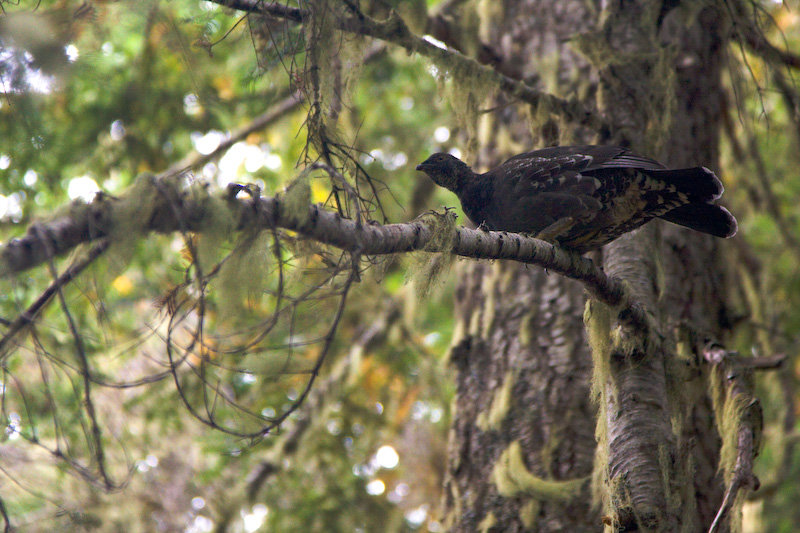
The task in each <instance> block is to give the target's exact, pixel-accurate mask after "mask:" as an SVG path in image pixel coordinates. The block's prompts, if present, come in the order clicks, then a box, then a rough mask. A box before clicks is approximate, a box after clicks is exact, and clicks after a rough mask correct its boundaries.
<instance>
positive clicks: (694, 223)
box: [659, 202, 738, 238]
mask: <svg viewBox="0 0 800 533" xmlns="http://www.w3.org/2000/svg"><path fill="white" fill-rule="evenodd" d="M659 218H661V219H663V220H666V221H668V222H672V223H673V224H680V225H681V226H685V227H687V228H691V229H693V230H697V231H702V232H703V233H708V234H709V235H713V236H715V237H723V238H727V237H733V236H734V235H736V230H737V229H738V225H737V223H736V219H735V218H734V217H733V215H731V214H730V212H729V211H728V210H727V209H725V208H724V207H722V206H721V205H714V204H709V203H705V202H696V203H690V204H686V205H682V206H680V207H676V208H675V209H673V210H672V211H669V212H668V213H665V214H663V215H661V216H660V217H659Z"/></svg>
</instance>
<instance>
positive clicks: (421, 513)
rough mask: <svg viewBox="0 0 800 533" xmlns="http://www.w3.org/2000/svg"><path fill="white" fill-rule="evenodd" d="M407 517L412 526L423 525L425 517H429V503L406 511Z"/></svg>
mask: <svg viewBox="0 0 800 533" xmlns="http://www.w3.org/2000/svg"><path fill="white" fill-rule="evenodd" d="M405 517H406V520H407V521H408V523H409V524H410V525H411V526H412V527H419V526H421V525H422V523H423V522H424V521H425V519H426V518H428V505H427V504H423V505H420V506H419V507H417V508H416V509H411V510H410V511H406V514H405Z"/></svg>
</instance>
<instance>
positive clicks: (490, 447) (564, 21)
mask: <svg viewBox="0 0 800 533" xmlns="http://www.w3.org/2000/svg"><path fill="white" fill-rule="evenodd" d="M588 5H590V4H588V3H578V4H572V3H570V2H557V3H553V2H535V1H528V2H510V1H509V2H505V3H503V6H502V14H500V8H497V11H495V13H494V16H495V17H496V18H494V19H492V20H490V21H489V22H488V24H487V26H491V27H494V28H496V29H497V32H498V33H497V34H495V35H489V36H487V35H482V36H481V37H482V38H483V39H484V41H485V42H492V43H494V42H499V43H500V45H499V46H498V47H497V48H496V51H498V53H499V54H500V55H501V56H502V61H504V62H507V63H514V62H515V61H517V62H520V63H523V64H526V65H528V66H529V67H530V63H528V60H529V59H530V58H532V57H535V58H536V59H537V61H538V63H539V64H540V65H541V64H543V63H546V62H547V61H549V60H552V59H553V57H554V54H556V52H557V54H556V55H557V59H555V61H554V62H555V63H556V64H557V65H558V67H559V69H558V74H555V75H553V77H552V79H550V80H542V81H548V82H550V85H552V84H555V85H556V86H563V85H564V84H565V82H566V81H567V80H570V79H575V78H576V77H579V78H581V79H582V80H587V79H588V80H591V79H593V74H592V73H591V72H594V73H595V74H594V75H595V76H596V77H597V80H598V89H597V90H598V102H599V105H600V108H601V111H602V116H603V118H604V120H607V122H609V123H610V124H612V125H613V126H612V127H611V128H610V129H609V130H599V131H596V133H597V134H598V138H599V140H600V142H605V143H611V144H623V145H630V146H632V147H634V148H635V149H638V150H640V151H643V152H645V153H649V154H652V155H654V156H659V155H662V156H666V158H665V160H666V161H667V162H668V164H670V165H674V166H692V165H705V166H710V167H715V166H716V165H715V162H716V156H717V152H716V150H717V149H716V146H717V137H718V133H717V131H718V125H719V107H718V102H719V94H720V90H721V87H720V64H721V61H722V59H721V54H722V53H723V42H724V39H723V32H724V31H725V30H724V27H723V23H724V13H721V12H720V11H719V10H718V9H717V8H716V7H713V6H712V7H706V8H704V9H702V10H700V11H698V12H696V13H693V15H695V16H696V19H695V20H694V22H693V23H691V24H688V25H687V24H686V18H685V17H686V15H687V13H686V12H682V13H679V12H674V13H668V12H666V11H663V10H662V9H661V4H660V3H659V2H646V1H641V2H622V3H609V4H606V8H605V11H604V12H603V13H602V16H600V13H597V12H591V11H589V10H588V9H589V8H587V6H588ZM594 24H597V26H596V30H594V29H593V28H594V27H595V26H594ZM576 34H580V35H576ZM568 40H569V41H571V43H572V44H574V45H575V47H577V48H580V49H581V50H582V51H583V53H584V54H585V55H586V57H587V58H588V60H589V62H590V63H591V64H593V65H594V66H595V67H596V69H595V70H592V71H591V72H589V71H587V69H586V63H585V62H581V61H580V60H575V59H574V58H573V57H572V56H571V54H570V52H569V49H566V48H564V47H563V43H565V42H567V41H568ZM665 45H668V46H665ZM577 65H579V67H578V68H579V70H577V71H576V70H575V69H576V66H577ZM531 71H532V72H533V71H536V72H541V69H538V68H531ZM576 72H578V74H576ZM523 78H524V79H531V78H532V77H531V76H530V75H529V74H528V75H526V74H525V73H523ZM573 87H574V88H575V86H573ZM587 87H588V88H587ZM550 89H551V90H552V87H550ZM583 89H584V91H585V94H587V95H591V94H593V93H592V85H591V84H588V86H586V85H585V86H584V87H583ZM501 103H502V102H501ZM538 111H541V110H534V117H535V118H539V117H541V116H542V115H543V113H539V112H538ZM494 120H495V121H496V122H495V123H494V124H492V125H491V127H490V128H489V131H490V132H491V134H490V135H489V136H486V137H485V138H484V139H482V145H483V147H482V151H481V153H480V156H481V157H480V160H482V161H483V162H485V163H488V164H487V166H491V164H494V163H497V162H499V161H500V160H502V157H503V156H505V155H508V153H502V152H503V151H504V150H509V151H511V152H518V151H522V149H530V148H531V147H532V146H527V145H525V143H526V142H530V143H531V144H533V141H529V140H528V136H527V131H526V128H527V127H528V123H526V122H525V120H524V119H522V118H521V117H519V116H518V115H517V114H516V110H515V108H514V107H501V108H500V111H498V113H497V114H496V115H495V118H494ZM535 127H536V129H537V133H538V134H539V137H540V139H541V141H542V142H543V144H551V143H556V142H558V143H560V144H569V143H579V142H586V139H585V137H581V135H580V132H579V131H565V129H564V128H563V125H562V124H561V123H559V122H557V121H556V120H551V119H548V118H545V119H543V120H542V119H539V120H535ZM497 139H505V140H506V141H505V145H500V144H501V143H500V141H498V140H497ZM595 140H597V139H595ZM509 148H510V149H509ZM659 152H661V154H660V153H659ZM660 229H661V228H657V227H656V224H653V225H651V226H647V227H645V228H644V229H643V230H640V231H638V232H636V233H635V234H632V235H628V236H624V237H622V238H620V239H619V240H618V241H616V242H615V243H612V244H611V245H609V246H608V247H607V248H606V250H604V253H603V256H604V257H603V259H604V266H605V269H606V272H607V273H613V274H614V275H618V276H620V277H622V278H623V279H625V280H626V282H627V283H628V289H629V290H630V291H631V293H632V294H633V295H634V298H635V299H636V300H637V301H638V302H639V303H640V304H641V305H642V309H643V311H644V313H645V314H646V315H647V316H648V317H649V319H650V325H651V326H652V329H649V330H648V329H639V330H636V329H634V328H630V327H629V325H627V324H624V323H617V324H616V325H615V329H614V331H613V335H612V331H608V330H606V331H605V332H600V336H605V338H606V342H607V343H608V346H609V347H610V349H609V350H608V353H607V354H606V359H605V360H604V361H599V360H597V359H596V360H595V364H596V365H600V366H601V367H602V370H604V371H605V373H603V372H599V373H598V372H596V373H595V379H597V380H598V381H599V383H598V387H599V390H600V391H602V392H603V394H601V398H602V403H601V406H600V407H601V409H602V414H601V415H600V416H601V419H600V422H601V423H600V429H599V434H600V436H601V443H600V445H601V447H602V448H601V449H600V453H599V454H598V460H597V462H598V464H596V465H595V467H596V468H597V469H598V470H597V471H598V472H599V473H600V474H601V475H600V476H598V478H597V479H599V480H601V481H603V483H601V484H600V485H599V489H600V492H602V493H603V497H604V499H605V500H606V502H607V504H606V511H607V513H608V514H607V518H606V519H607V521H608V522H609V523H613V525H614V527H616V528H618V529H620V530H652V531H680V530H684V531H700V530H704V529H705V530H707V529H708V527H709V526H710V525H711V523H712V521H713V519H714V515H715V513H716V512H717V509H718V508H719V506H720V504H721V501H722V496H723V493H724V490H723V489H724V487H723V485H722V479H721V476H720V475H719V474H717V472H716V468H717V465H718V464H719V457H720V456H719V451H720V439H719V436H718V431H717V428H716V427H715V425H714V415H713V409H714V406H713V405H712V401H711V399H710V398H709V395H708V387H707V385H708V382H707V380H708V379H712V377H706V376H701V378H700V379H698V378H697V377H696V375H697V374H698V373H697V372H695V373H694V374H692V372H687V371H686V370H685V366H686V365H685V363H686V360H685V359H678V358H677V352H678V347H679V345H680V344H681V343H683V341H684V340H685V337H686V336H685V335H684V333H685V332H686V331H688V336H689V337H690V339H691V340H692V342H690V343H689V346H688V348H687V347H686V346H684V347H682V348H681V350H682V351H684V352H686V351H687V350H688V351H689V352H691V353H692V354H693V355H695V356H696V355H697V353H698V350H699V348H700V346H701V344H702V339H700V337H705V336H710V337H712V338H719V336H720V335H722V334H723V330H724V328H725V327H726V324H725V310H724V302H723V297H722V292H723V289H722V287H723V282H724V280H723V279H722V277H721V276H722V272H723V269H721V268H718V267H719V264H718V263H716V262H715V261H718V260H719V256H718V255H717V251H716V250H717V249H716V248H715V246H716V243H714V244H712V243H711V242H710V241H711V239H709V238H707V237H704V236H695V235H690V234H689V232H687V231H686V230H683V229H677V228H670V229H667V230H665V231H664V234H663V239H662V238H661V235H660V231H659V230H660ZM656 250H659V251H660V253H655V251H656ZM582 300H583V296H582V295H581V294H579V293H576V292H574V287H573V286H571V285H570V283H569V282H566V281H564V280H558V279H552V277H548V276H547V274H546V273H542V272H541V271H533V270H525V269H522V268H520V267H517V266H513V265H506V264H496V265H486V264H480V265H475V266H471V267H468V268H467V273H466V275H464V276H463V277H462V281H461V284H460V287H459V291H458V293H457V295H456V302H457V308H458V316H457V320H458V325H459V327H458V330H457V331H458V334H457V335H456V338H455V339H454V346H453V351H452V360H453V363H454V365H455V368H456V369H457V382H458V396H457V400H456V412H455V418H454V424H453V432H452V438H451V450H450V460H449V464H448V471H449V477H448V480H447V483H446V487H445V489H446V494H445V502H444V513H445V517H446V522H445V523H446V524H447V525H448V526H449V527H451V528H452V530H455V531H473V530H492V529H493V528H494V530H497V531H500V530H503V531H522V530H525V531H570V530H572V531H588V530H597V529H599V527H600V522H599V520H600V518H599V512H598V511H597V510H596V509H592V508H591V507H590V506H589V505H588V497H587V496H586V493H585V491H584V490H583V486H582V485H580V480H581V479H582V476H585V475H587V474H588V470H587V469H588V468H589V463H588V462H587V457H588V455H587V454H590V453H591V451H590V450H591V448H592V444H591V442H589V441H588V440H584V439H587V438H588V434H589V430H588V429H587V428H589V427H591V426H593V425H594V423H595V421H594V420H592V418H591V412H592V409H591V408H590V406H589V405H588V404H586V403H585V399H586V397H587V396H588V394H589V391H588V387H587V385H588V383H587V382H588V380H589V368H588V366H589V364H588V361H587V360H586V358H588V357H589V353H588V349H587V346H586V342H587V340H586V335H585V331H584V328H583V326H582V324H581V322H580V311H579V310H580V309H581V307H582V305H581V301H582ZM687 324H688V325H689V327H688V328H683V326H685V325H687ZM644 331H649V332H650V334H649V335H648V336H643V335H642V333H643V332H644ZM564 334H566V335H567V338H568V339H569V342H566V343H565V342H564V337H563V335H564ZM531 339H535V342H531ZM595 355H596V356H597V354H595ZM699 374H704V372H703V371H702V370H701V371H700V372H699ZM693 376H695V377H694V378H693ZM692 378H693V379H692ZM567 383H569V386H560V385H562V384H567ZM568 435H571V436H572V437H573V438H576V439H579V440H578V441H575V442H568V440H569V437H568ZM554 436H555V437H554ZM566 450H569V453H566V454H562V453H561V452H563V451H566ZM554 451H555V452H557V454H556V455H553V453H554ZM515 454H516V455H517V456H519V457H517V459H519V458H520V457H521V459H520V460H516V461H515V460H513V459H514V457H515ZM514 469H516V470H517V471H520V470H521V471H522V473H520V474H518V475H516V476H515V475H513V474H512V473H510V472H512V471H513V470H514ZM543 479H544V480H546V479H560V480H571V481H572V482H573V483H572V484H564V485H562V486H561V488H562V489H564V490H561V491H560V492H559V491H558V490H556V489H553V490H550V491H549V492H548V491H544V490H541V487H542V481H543Z"/></svg>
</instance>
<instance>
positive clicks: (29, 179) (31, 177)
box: [22, 168, 39, 187]
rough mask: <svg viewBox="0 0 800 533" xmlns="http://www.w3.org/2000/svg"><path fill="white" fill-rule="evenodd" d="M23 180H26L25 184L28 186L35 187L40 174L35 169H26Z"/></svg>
mask: <svg viewBox="0 0 800 533" xmlns="http://www.w3.org/2000/svg"><path fill="white" fill-rule="evenodd" d="M22 181H23V182H25V185H27V186H28V187H33V186H34V185H36V182H37V181H39V174H37V173H36V171H35V170H33V169H31V168H29V169H28V170H26V171H25V175H23V176H22Z"/></svg>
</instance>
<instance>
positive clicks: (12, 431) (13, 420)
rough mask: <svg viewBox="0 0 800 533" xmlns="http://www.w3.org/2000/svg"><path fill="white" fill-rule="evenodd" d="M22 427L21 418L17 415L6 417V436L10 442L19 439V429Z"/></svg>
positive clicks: (12, 414)
mask: <svg viewBox="0 0 800 533" xmlns="http://www.w3.org/2000/svg"><path fill="white" fill-rule="evenodd" d="M21 427H22V418H21V417H20V416H19V415H18V414H17V413H10V414H9V415H8V425H7V426H6V436H7V437H8V438H9V439H10V440H16V439H18V438H19V437H20V428H21Z"/></svg>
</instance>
